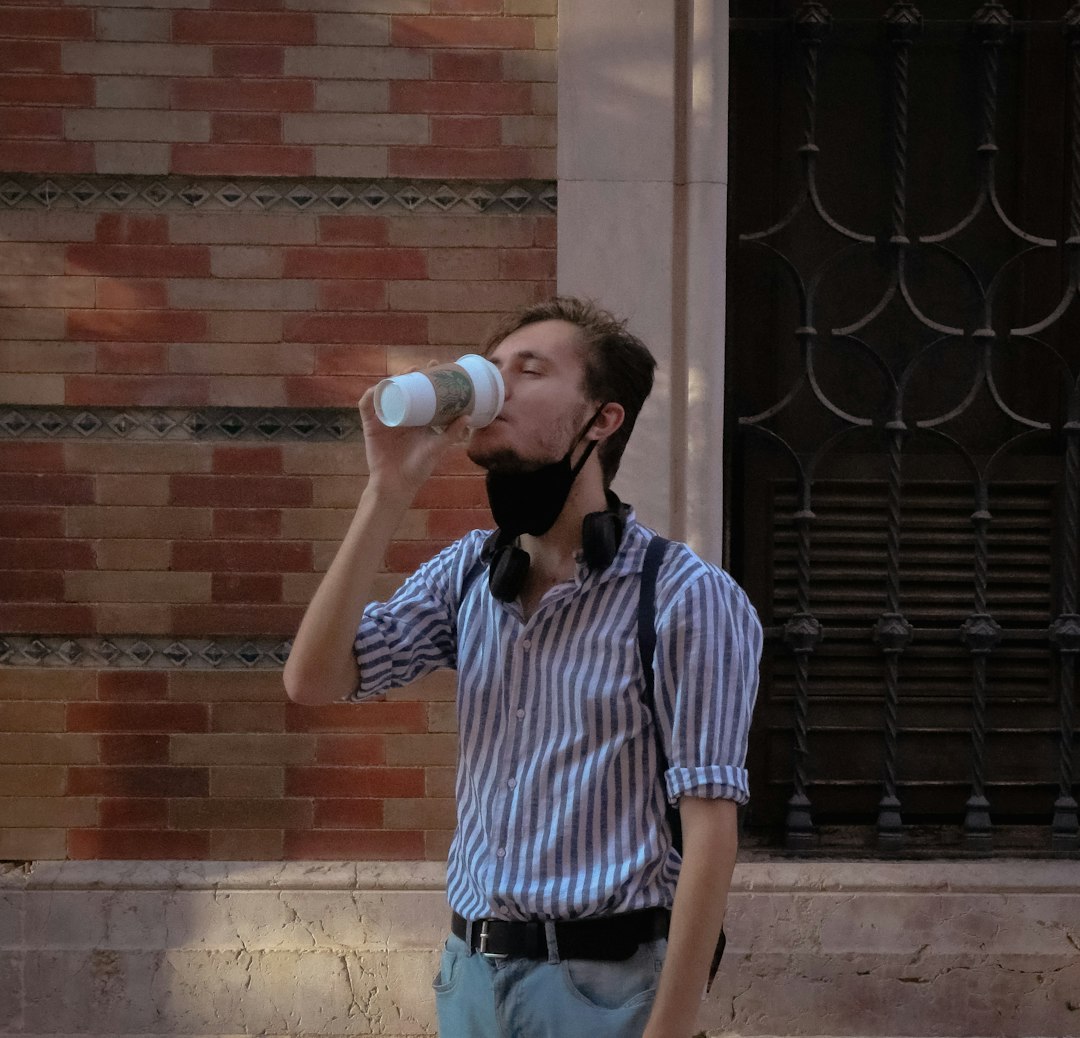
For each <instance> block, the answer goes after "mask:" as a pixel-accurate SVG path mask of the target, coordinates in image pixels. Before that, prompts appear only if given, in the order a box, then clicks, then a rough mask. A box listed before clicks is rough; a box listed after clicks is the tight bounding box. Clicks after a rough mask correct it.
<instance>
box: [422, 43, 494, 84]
mask: <svg viewBox="0 0 1080 1038" xmlns="http://www.w3.org/2000/svg"><path fill="white" fill-rule="evenodd" d="M502 76H503V60H502V54H500V53H499V52H498V51H479V52H476V53H469V52H468V51H448V52H446V53H444V54H438V53H436V54H432V55H431V78H432V79H437V80H451V81H458V82H466V83H498V82H500V81H501V80H502Z"/></svg>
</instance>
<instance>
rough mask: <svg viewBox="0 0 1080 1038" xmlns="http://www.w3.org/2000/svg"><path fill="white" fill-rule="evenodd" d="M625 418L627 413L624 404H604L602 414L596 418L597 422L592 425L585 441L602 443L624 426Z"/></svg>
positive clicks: (612, 402) (601, 409)
mask: <svg viewBox="0 0 1080 1038" xmlns="http://www.w3.org/2000/svg"><path fill="white" fill-rule="evenodd" d="M625 417H626V411H625V409H624V408H623V405H622V404H617V403H615V402H614V401H611V402H610V403H607V404H604V406H603V407H602V408H600V413H599V414H598V415H597V416H596V421H595V422H593V423H592V425H591V426H590V427H589V431H588V432H587V433H586V434H585V439H586V440H596V441H597V442H598V443H602V442H603V441H604V440H606V439H607V438H608V437H609V436H611V435H613V434H614V433H615V431H616V430H617V429H618V428H619V427H620V426H621V425H622V423H623V419H624V418H625Z"/></svg>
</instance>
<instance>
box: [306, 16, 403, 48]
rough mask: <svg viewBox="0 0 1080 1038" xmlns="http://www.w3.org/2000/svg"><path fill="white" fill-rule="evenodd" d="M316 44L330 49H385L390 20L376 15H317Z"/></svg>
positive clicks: (388, 38)
mask: <svg viewBox="0 0 1080 1038" xmlns="http://www.w3.org/2000/svg"><path fill="white" fill-rule="evenodd" d="M315 42H316V43H319V44H324V45H326V46H328V47H385V46H387V45H388V44H389V43H390V19H389V18H388V17H387V16H385V15H383V16H379V15H374V14H356V13H354V14H317V15H316V16H315Z"/></svg>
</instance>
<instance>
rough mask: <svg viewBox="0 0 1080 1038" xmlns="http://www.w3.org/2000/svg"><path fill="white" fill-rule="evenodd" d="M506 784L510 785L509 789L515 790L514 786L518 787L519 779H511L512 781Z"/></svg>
mask: <svg viewBox="0 0 1080 1038" xmlns="http://www.w3.org/2000/svg"><path fill="white" fill-rule="evenodd" d="M506 784H507V785H508V786H509V787H510V788H511V789H513V788H514V786H516V785H517V779H516V778H512V779H510V780H509V781H508V782H507V783H506Z"/></svg>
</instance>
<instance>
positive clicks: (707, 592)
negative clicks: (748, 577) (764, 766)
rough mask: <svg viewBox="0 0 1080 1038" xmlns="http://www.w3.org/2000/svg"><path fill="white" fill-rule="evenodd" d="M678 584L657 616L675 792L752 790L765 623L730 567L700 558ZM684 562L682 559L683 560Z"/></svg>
mask: <svg viewBox="0 0 1080 1038" xmlns="http://www.w3.org/2000/svg"><path fill="white" fill-rule="evenodd" d="M686 565H687V571H686V572H684V573H683V574H682V575H681V576H676V574H671V575H670V576H669V577H668V578H667V579H666V581H665V582H666V583H668V584H669V586H670V585H671V584H674V586H675V589H676V590H675V591H674V592H673V593H672V594H671V595H670V597H669V599H668V601H667V603H666V604H665V607H664V609H663V611H662V612H661V614H660V616H659V620H658V624H657V654H656V664H655V666H656V674H655V679H656V694H657V705H658V707H659V708H661V716H660V717H659V718H658V722H659V723H660V726H661V734H662V736H663V739H664V743H665V746H666V749H667V753H668V764H669V768H668V770H667V772H666V773H665V775H664V779H665V783H666V786H667V794H668V797H669V799H670V800H671V801H672V802H674V801H676V800H677V799H678V798H679V797H681V796H683V795H690V796H697V797H706V798H718V799H726V800H734V801H736V802H737V803H740V804H741V803H745V802H746V801H747V800H749V798H750V783H749V779H748V776H747V771H746V747H747V740H748V738H749V734H750V721H751V717H752V715H753V711H754V702H755V700H756V698H757V688H758V665H759V662H760V659H761V645H762V632H761V623H760V622H759V620H758V616H757V613H756V611H755V610H754V607H753V606H752V605H751V604H750V600H749V599H748V598H747V596H746V593H745V592H744V591H743V590H742V588H740V587H739V586H738V584H736V583H735V581H734V580H732V578H731V577H730V576H729V575H728V574H727V573H725V572H724V571H722V570H719V569H717V568H716V567H713V566H707V565H706V564H703V563H701V562H700V560H695V562H694V563H691V564H686ZM676 566H678V562H677V563H676Z"/></svg>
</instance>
